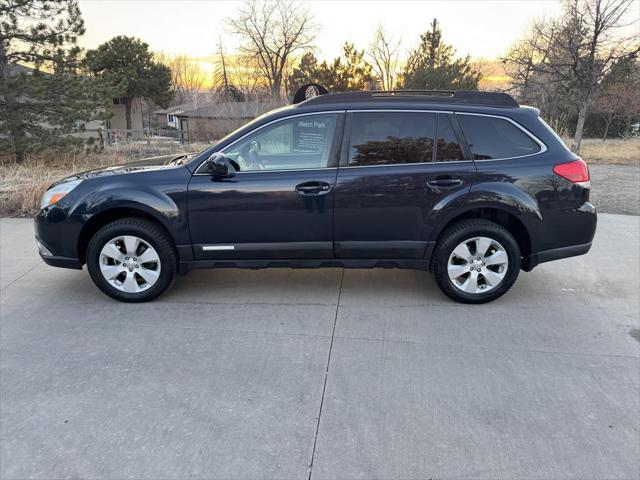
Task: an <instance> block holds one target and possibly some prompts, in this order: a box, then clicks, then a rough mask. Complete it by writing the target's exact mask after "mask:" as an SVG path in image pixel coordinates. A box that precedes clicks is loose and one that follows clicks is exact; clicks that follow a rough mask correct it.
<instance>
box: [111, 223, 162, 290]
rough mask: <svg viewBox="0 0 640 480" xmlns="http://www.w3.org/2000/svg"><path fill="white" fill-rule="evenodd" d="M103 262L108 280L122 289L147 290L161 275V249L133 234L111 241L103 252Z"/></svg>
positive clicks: (115, 286) (113, 285)
mask: <svg viewBox="0 0 640 480" xmlns="http://www.w3.org/2000/svg"><path fill="white" fill-rule="evenodd" d="M99 262H100V272H101V273H102V276H103V277H104V279H105V280H106V281H107V282H109V284H110V285H111V286H112V287H114V288H116V289H118V290H120V291H121V292H125V293H140V292H144V291H145V290H148V289H149V288H151V287H152V286H153V285H154V284H155V283H156V282H157V281H158V278H160V256H159V255H158V252H156V251H155V249H154V248H153V247H152V246H151V245H150V244H149V243H148V242H146V241H144V240H143V239H141V238H138V237H135V236H133V235H122V236H120V237H116V238H113V239H111V240H109V241H108V242H107V243H106V244H105V245H104V247H102V250H101V251H100V259H99Z"/></svg>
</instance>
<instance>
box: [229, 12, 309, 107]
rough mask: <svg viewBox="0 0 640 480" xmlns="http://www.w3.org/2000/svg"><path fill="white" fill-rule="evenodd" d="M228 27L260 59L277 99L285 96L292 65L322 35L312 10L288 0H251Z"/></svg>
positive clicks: (249, 53) (246, 52) (247, 52)
mask: <svg viewBox="0 0 640 480" xmlns="http://www.w3.org/2000/svg"><path fill="white" fill-rule="evenodd" d="M228 24H229V27H230V28H231V30H232V31H233V33H235V34H236V35H238V36H239V37H241V38H242V40H243V43H242V45H241V47H240V50H241V52H242V53H243V54H244V55H247V56H250V57H254V58H255V59H256V61H257V63H258V68H259V71H260V73H261V75H262V77H263V78H264V80H265V82H266V83H267V85H268V87H269V89H270V91H271V93H272V95H273V96H274V97H275V98H280V96H281V94H282V87H283V85H284V76H285V72H286V70H287V68H288V66H289V65H288V64H289V62H291V60H292V59H293V57H294V56H295V55H296V54H298V53H301V52H302V51H304V50H306V49H308V48H309V47H310V46H311V44H312V42H313V40H314V39H315V37H316V35H317V33H318V27H317V25H316V24H315V23H314V22H313V19H312V18H311V15H310V13H309V10H308V8H307V7H306V6H304V5H302V4H299V3H294V2H289V1H285V0H272V1H268V0H260V1H258V0H248V1H247V2H245V3H244V4H243V6H242V7H241V8H240V9H239V11H238V14H237V16H236V17H234V18H230V19H229V20H228Z"/></svg>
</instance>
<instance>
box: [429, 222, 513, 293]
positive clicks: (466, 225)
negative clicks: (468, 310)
mask: <svg viewBox="0 0 640 480" xmlns="http://www.w3.org/2000/svg"><path fill="white" fill-rule="evenodd" d="M474 237H488V238H491V239H493V240H495V241H497V242H498V243H500V245H502V247H503V248H504V250H505V251H506V253H507V258H508V260H509V264H508V267H507V271H506V273H505V275H504V278H503V279H502V281H501V282H500V283H499V284H498V285H497V286H495V287H494V288H492V289H491V290H489V291H487V292H484V293H467V292H464V291H462V290H461V289H459V288H458V287H456V286H455V285H454V284H453V282H452V281H451V279H450V278H449V274H448V273H447V266H448V262H449V257H450V256H451V254H452V252H453V250H454V249H455V248H456V247H457V246H458V245H460V244H461V243H462V242H464V241H465V240H469V239H472V238H474ZM520 262H521V259H520V247H519V246H518V242H517V241H516V240H515V238H513V235H511V233H509V231H508V230H507V229H505V228H504V227H502V226H500V225H498V224H497V223H494V222H491V221H489V220H482V219H470V220H462V221H460V222H457V223H455V224H454V225H452V226H450V227H448V228H447V229H446V230H445V231H444V232H443V233H442V234H441V235H440V238H439V239H438V243H437V244H436V248H435V250H434V253H433V260H432V262H431V270H432V272H433V276H434V277H435V280H436V283H437V284H438V286H439V287H440V289H441V290H442V291H443V292H444V293H445V294H446V295H447V296H448V297H450V298H452V299H454V300H455V301H457V302H461V303H487V302H491V301H493V300H495V299H496V298H499V297H501V296H502V295H504V294H505V293H506V292H507V291H508V290H509V289H510V288H511V286H512V285H513V283H514V282H515V281H516V279H517V278H518V273H519V272H520ZM483 265H484V264H483ZM483 268H484V267H483ZM463 278H464V277H463Z"/></svg>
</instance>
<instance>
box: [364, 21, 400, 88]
mask: <svg viewBox="0 0 640 480" xmlns="http://www.w3.org/2000/svg"><path fill="white" fill-rule="evenodd" d="M400 44H401V39H397V40H396V39H394V38H393V37H390V36H389V35H388V34H387V32H386V31H385V30H384V27H383V26H382V25H378V27H377V29H376V33H375V35H374V37H373V41H372V42H371V45H369V48H368V50H367V52H366V55H367V59H368V60H369V63H370V64H371V68H372V70H373V74H374V76H375V77H376V78H377V80H378V82H379V83H380V87H381V88H382V89H383V90H393V89H394V88H395V86H396V83H397V78H398V70H399V67H400Z"/></svg>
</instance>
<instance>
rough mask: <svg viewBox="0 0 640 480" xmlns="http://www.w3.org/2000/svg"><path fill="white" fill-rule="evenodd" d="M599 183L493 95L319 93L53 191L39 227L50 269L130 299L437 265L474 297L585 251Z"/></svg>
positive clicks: (530, 119)
mask: <svg viewBox="0 0 640 480" xmlns="http://www.w3.org/2000/svg"><path fill="white" fill-rule="evenodd" d="M589 191H590V183H589V172H588V169H587V166H586V164H585V162H584V161H583V160H581V159H580V158H579V157H577V156H576V155H574V154H573V153H571V152H570V151H569V150H568V149H567V148H566V147H565V145H564V144H563V142H562V141H561V139H560V138H559V137H558V136H557V135H556V134H555V133H554V132H553V130H552V129H551V128H550V127H549V126H548V125H547V124H546V123H545V122H544V121H543V120H542V119H541V118H540V116H539V112H538V111H537V110H536V109H534V108H530V107H523V106H519V105H518V104H517V103H516V102H515V101H514V100H513V99H512V98H511V97H510V96H509V95H506V94H501V93H491V92H402V91H399V92H353V93H338V94H328V95H319V96H315V97H312V98H309V99H307V100H304V101H302V102H300V103H297V104H294V105H291V106H288V107H285V108H281V109H278V110H275V111H273V112H270V113H268V114H265V115H263V116H261V117H259V118H257V119H256V120H254V121H252V122H251V123H249V124H247V125H246V126H244V127H242V128H240V129H239V130H237V131H235V132H233V133H232V134H230V135H228V136H227V137H225V138H223V139H222V140H220V141H219V142H218V143H217V144H215V145H214V146H212V147H211V148H208V149H207V150H205V151H203V152H201V153H198V154H196V155H191V156H181V157H177V158H161V159H151V160H147V161H142V162H136V163H131V164H127V165H123V166H120V167H111V168H105V169H100V170H95V171H90V172H85V173H80V174H77V175H73V176H71V177H68V178H65V179H64V180H61V181H60V182H58V183H56V184H54V185H53V186H52V187H51V188H50V189H49V190H48V191H47V193H46V194H45V196H44V198H43V201H42V209H41V211H40V212H39V213H38V215H37V216H36V219H35V222H36V237H37V238H36V239H37V244H38V248H39V250H40V255H41V256H42V258H43V259H44V261H45V262H46V263H48V264H49V265H53V266H58V267H66V268H77V269H80V268H82V266H83V265H84V264H86V265H87V268H88V270H89V273H90V275H91V278H92V279H93V281H94V282H95V284H96V285H97V286H98V288H100V289H101V290H102V291H103V292H104V293H106V294H107V295H109V296H111V297H113V298H115V299H118V300H122V301H128V302H139V301H146V300H151V299H153V298H155V297H157V296H158V295H160V294H162V293H163V292H164V291H165V290H166V289H167V288H168V287H169V286H170V285H171V284H172V282H173V281H174V278H175V276H176V274H177V273H186V272H188V271H189V270H191V269H193V268H211V267H240V268H266V267H306V268H309V267H349V268H363V267H364V268H371V267H385V268H386V267H398V268H413V269H422V270H430V271H432V272H433V274H434V276H435V279H436V281H437V283H438V285H439V286H440V288H441V289H442V291H443V292H444V293H445V294H447V295H448V296H449V297H451V298H453V299H455V300H457V301H461V302H466V303H483V302H487V301H491V300H493V299H495V298H497V297H499V296H501V295H503V294H504V293H505V292H506V291H507V290H509V288H510V287H511V286H512V285H513V283H514V282H515V280H516V278H517V276H518V274H519V271H520V270H524V271H529V270H531V269H532V268H534V267H535V266H536V265H538V264H539V263H542V262H547V261H550V260H556V259H560V258H565V257H570V256H575V255H581V254H584V253H586V252H587V251H588V250H589V248H590V247H591V242H592V239H593V236H594V233H595V228H596V212H595V208H594V207H593V205H591V203H589Z"/></svg>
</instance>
